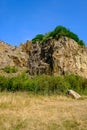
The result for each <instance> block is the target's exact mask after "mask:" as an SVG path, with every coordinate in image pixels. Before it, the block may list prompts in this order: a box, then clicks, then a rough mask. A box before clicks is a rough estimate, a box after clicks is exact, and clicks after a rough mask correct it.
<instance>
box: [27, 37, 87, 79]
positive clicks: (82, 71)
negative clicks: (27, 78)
mask: <svg viewBox="0 0 87 130" xmlns="http://www.w3.org/2000/svg"><path fill="white" fill-rule="evenodd" d="M29 73H30V74H31V75H34V74H42V73H45V74H52V75H55V76H56V75H65V74H77V75H80V76H83V77H86V78H87V48H86V47H81V46H79V45H78V44H77V43H76V42H75V41H74V40H73V39H70V38H67V37H61V38H59V40H54V39H52V38H50V39H48V40H47V41H45V42H44V43H43V44H39V43H36V44H33V45H32V48H31V50H30V53H29Z"/></svg>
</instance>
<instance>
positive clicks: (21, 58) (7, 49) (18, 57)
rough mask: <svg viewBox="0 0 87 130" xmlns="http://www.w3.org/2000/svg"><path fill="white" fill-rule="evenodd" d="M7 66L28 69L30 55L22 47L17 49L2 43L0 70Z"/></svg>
mask: <svg viewBox="0 0 87 130" xmlns="http://www.w3.org/2000/svg"><path fill="white" fill-rule="evenodd" d="M6 66H16V67H18V68H23V67H28V54H27V53H26V52H25V51H24V50H23V49H22V47H21V46H20V47H15V46H11V45H9V44H6V43H4V42H2V41H0V70H3V69H4V68H5V67H6Z"/></svg>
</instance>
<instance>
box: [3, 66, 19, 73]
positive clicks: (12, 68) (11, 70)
mask: <svg viewBox="0 0 87 130" xmlns="http://www.w3.org/2000/svg"><path fill="white" fill-rule="evenodd" d="M4 72H6V73H16V72H17V68H16V67H15V66H13V67H10V66H6V67H5V68H4Z"/></svg>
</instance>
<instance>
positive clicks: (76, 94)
mask: <svg viewBox="0 0 87 130" xmlns="http://www.w3.org/2000/svg"><path fill="white" fill-rule="evenodd" d="M67 94H68V95H70V96H72V97H73V98H75V99H79V98H81V96H80V95H79V94H78V93H77V92H75V91H74V90H68V91H67Z"/></svg>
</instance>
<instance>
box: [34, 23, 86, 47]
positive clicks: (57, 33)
mask: <svg viewBox="0 0 87 130" xmlns="http://www.w3.org/2000/svg"><path fill="white" fill-rule="evenodd" d="M61 36H66V37H69V38H71V39H73V40H75V41H76V42H77V43H78V44H79V45H81V46H85V44H84V42H83V41H82V40H80V39H79V37H78V35H76V34H75V33H73V32H71V31H70V30H69V29H67V28H65V27H63V26H57V27H56V28H55V29H54V30H53V31H52V32H48V33H46V34H45V35H43V34H38V35H36V37H35V38H33V39H32V42H33V43H36V42H37V41H38V42H39V43H43V42H45V41H46V40H47V39H49V38H50V37H51V38H53V39H55V40H58V39H59V38H60V37H61Z"/></svg>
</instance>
